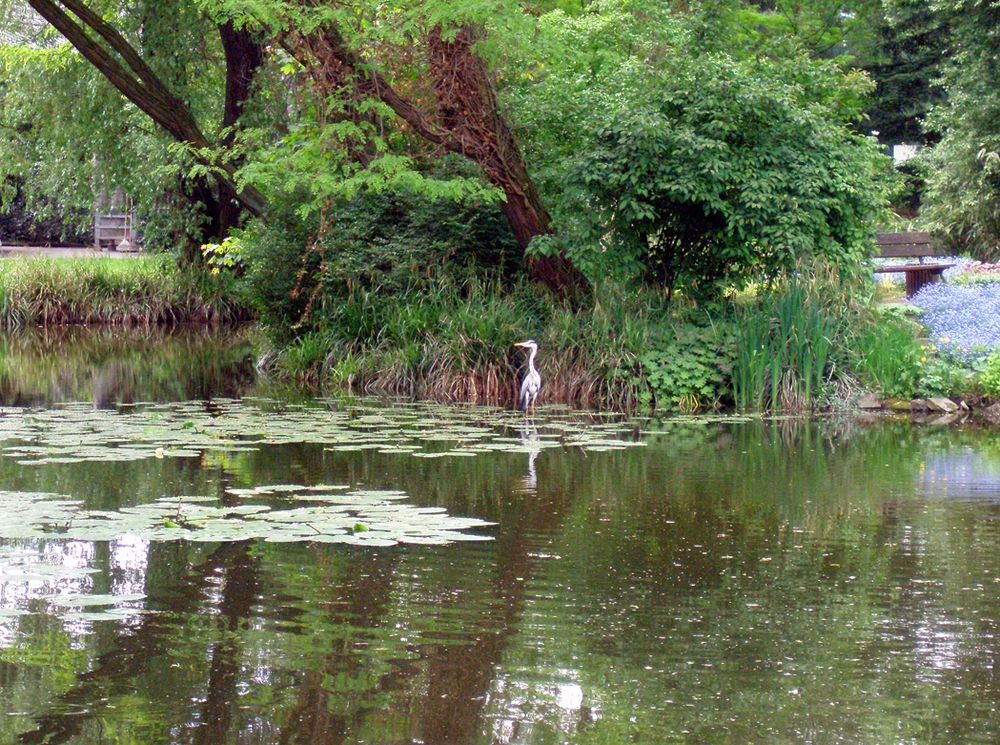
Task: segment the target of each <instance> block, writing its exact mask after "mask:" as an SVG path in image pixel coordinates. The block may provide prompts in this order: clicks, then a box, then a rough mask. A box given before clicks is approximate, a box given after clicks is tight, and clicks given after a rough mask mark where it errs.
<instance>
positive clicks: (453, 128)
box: [283, 26, 586, 296]
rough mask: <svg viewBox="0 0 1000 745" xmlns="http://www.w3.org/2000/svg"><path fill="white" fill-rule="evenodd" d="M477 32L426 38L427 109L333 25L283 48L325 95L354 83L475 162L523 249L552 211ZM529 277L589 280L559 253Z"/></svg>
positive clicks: (546, 225)
mask: <svg viewBox="0 0 1000 745" xmlns="http://www.w3.org/2000/svg"><path fill="white" fill-rule="evenodd" d="M476 40H477V31H476V29H475V28H474V27H472V26H465V27H463V28H461V29H460V30H459V32H458V33H457V35H456V36H455V37H454V38H453V39H452V40H450V41H446V40H445V39H444V38H443V36H442V32H441V29H440V28H439V27H438V28H435V29H434V30H432V32H431V33H430V35H429V37H428V48H427V51H428V62H429V66H430V72H431V75H430V77H431V83H432V85H433V88H434V96H435V107H434V110H433V111H430V112H425V111H423V110H421V109H420V108H419V107H417V106H416V105H415V104H414V103H412V102H411V101H409V100H407V99H406V98H405V97H404V96H402V95H400V93H399V92H398V91H396V90H395V89H394V88H393V87H392V85H391V84H390V83H389V81H388V80H386V79H385V78H384V77H383V76H382V75H381V74H380V73H379V72H378V71H376V70H374V69H373V68H372V66H371V65H369V64H366V63H364V62H363V61H362V60H361V59H360V58H359V57H358V55H357V54H356V53H355V52H354V50H352V49H350V48H349V47H348V46H347V44H346V43H345V41H344V38H343V36H342V35H341V33H340V31H339V30H338V29H337V28H336V27H335V26H328V27H325V28H323V29H322V30H320V31H317V32H315V33H312V34H308V35H297V34H295V33H292V32H290V33H288V34H286V35H285V37H284V38H283V45H284V46H285V49H286V50H287V51H288V52H289V53H291V54H292V55H293V56H295V57H296V58H297V59H298V60H299V61H300V62H301V63H302V64H303V66H304V67H305V68H306V69H307V70H310V71H311V74H312V77H313V79H314V80H315V81H317V83H318V84H319V86H320V89H321V91H322V92H323V93H324V95H329V93H330V90H329V89H343V88H347V87H354V89H355V91H356V92H357V93H359V94H361V95H364V96H371V97H374V98H378V99H379V100H381V101H382V103H384V104H386V105H387V106H388V107H389V108H390V109H392V110H393V112H395V114H396V115H397V116H398V117H399V118H401V119H402V120H403V121H405V122H406V123H407V124H409V125H410V127H411V128H412V129H413V131H414V132H416V133H417V135H419V136H420V137H422V138H423V139H425V140H427V141H428V142H430V143H432V144H434V145H438V146H439V147H441V148H443V149H444V150H447V151H450V152H453V153H458V154H460V155H463V156H465V157H467V158H469V159H470V160H473V161H475V162H476V163H477V164H478V165H479V166H480V167H481V168H482V169H483V171H484V173H485V174H486V178H487V180H488V181H489V182H490V183H491V184H493V185H494V186H496V187H497V188H499V189H500V190H501V191H503V193H504V196H505V198H506V201H505V202H504V204H503V211H504V214H505V215H506V217H507V220H508V221H509V223H510V226H511V229H512V230H513V231H514V235H515V237H516V238H517V242H518V244H519V245H520V246H521V248H522V249H526V248H527V247H528V244H530V243H531V241H532V240H533V239H535V238H537V237H538V236H541V235H545V234H547V233H549V232H550V230H551V228H550V222H551V220H550V217H549V214H548V212H547V211H546V210H545V207H544V206H543V205H542V202H541V199H540V198H539V195H538V192H537V190H536V189H535V185H534V183H533V182H532V180H531V176H530V175H529V174H528V167H527V165H526V163H525V161H524V156H523V154H522V153H521V149H520V147H519V146H518V144H517V140H516V139H515V138H514V135H513V133H511V131H510V129H509V127H508V126H507V123H506V121H505V120H504V117H503V115H502V114H501V113H500V109H499V106H498V105H497V100H496V94H495V92H494V88H493V81H492V80H491V79H490V76H489V71H488V69H487V67H486V63H485V61H484V60H483V59H482V58H481V57H479V56H478V55H476V54H475V52H474V49H473V47H474V45H475V43H476ZM528 270H529V273H530V275H531V277H532V278H533V279H534V280H536V281H538V282H541V283H542V284H544V285H545V286H546V287H548V288H549V289H551V290H552V291H553V292H555V293H557V294H559V295H563V296H565V295H571V294H574V293H575V292H576V291H577V290H578V289H580V288H582V287H583V286H585V284H586V280H585V279H584V278H583V276H582V275H581V274H580V273H579V272H578V271H577V270H576V268H575V267H573V265H572V263H571V262H570V261H569V260H568V259H567V258H566V257H565V256H562V255H556V256H546V257H538V258H534V259H530V260H529V261H528Z"/></svg>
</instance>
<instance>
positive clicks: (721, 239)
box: [575, 54, 888, 295]
mask: <svg viewBox="0 0 1000 745" xmlns="http://www.w3.org/2000/svg"><path fill="white" fill-rule="evenodd" d="M669 68H670V74H669V75H664V76H663V77H662V78H661V79H659V80H658V81H657V82H656V83H655V86H654V87H653V89H652V90H651V95H652V100H650V101H649V102H648V103H647V104H645V105H643V106H640V107H637V108H634V109H630V110H628V111H623V112H618V113H616V115H615V116H614V117H613V118H611V120H610V121H609V122H608V123H606V124H604V125H602V126H600V127H599V128H598V129H597V130H596V131H595V135H594V147H593V148H592V149H591V151H590V152H589V153H588V155H587V156H585V157H584V158H582V159H581V161H580V163H579V165H578V166H577V168H576V171H575V178H576V179H577V180H578V181H579V182H580V183H581V184H582V185H583V188H584V189H585V191H587V192H588V193H589V194H590V196H591V199H590V200H589V201H590V202H591V203H592V204H596V205H597V206H598V216H597V217H596V218H595V220H594V221H593V230H595V231H597V234H598V235H599V236H601V237H602V238H603V239H604V240H606V241H607V242H608V243H609V244H610V245H611V246H613V247H614V248H615V249H617V251H618V252H619V253H620V254H622V255H624V256H628V257H631V258H633V259H636V260H638V261H640V262H641V263H642V265H643V267H644V271H643V276H644V277H645V278H646V279H647V280H650V281H655V282H658V283H660V284H663V285H665V286H667V287H673V286H677V287H678V288H682V289H684V290H685V291H687V292H688V293H693V294H696V295H705V294H712V293H714V292H716V291H717V290H718V288H719V287H720V286H721V285H722V284H735V285H737V286H740V285H744V284H746V283H747V282H749V281H752V280H759V279H768V278H772V277H774V276H776V275H777V274H779V273H780V272H781V271H784V270H787V269H789V268H790V267H791V266H792V265H793V264H794V262H795V261H796V259H797V258H799V257H801V256H804V255H810V256H816V257H824V258H827V259H829V260H833V261H835V262H838V263H841V264H845V265H846V264H850V263H852V262H856V261H857V260H858V259H860V258H861V256H862V255H864V253H865V252H866V250H867V248H868V244H869V242H870V236H869V231H870V225H871V222H872V221H873V219H874V218H875V217H877V216H878V215H880V214H881V212H882V210H883V209H884V206H885V202H886V197H887V188H886V184H885V181H884V180H883V177H884V173H883V169H885V168H888V161H887V159H885V158H884V157H882V156H881V155H880V154H879V153H878V151H877V148H876V146H875V143H874V142H873V141H871V140H868V139H866V138H864V137H860V136H858V135H856V134H854V133H853V132H852V131H850V130H849V129H848V128H847V126H846V120H845V119H844V118H843V117H842V115H837V114H834V113H833V103H832V102H831V101H830V100H829V96H828V93H827V92H826V91H825V89H824V88H825V87H831V86H835V84H836V80H837V75H836V73H835V72H834V71H832V70H829V69H826V68H824V67H823V66H819V65H816V64H815V63H812V62H810V61H809V60H806V59H793V60H785V61H765V60H754V61H753V62H749V61H746V62H745V61H740V60H736V59H732V58H730V57H727V56H725V55H718V54H713V55H702V56H700V57H698V56H691V57H679V58H673V59H672V60H671V61H670V63H669ZM815 96H820V98H819V99H818V100H817V98H816V97H815ZM609 224H610V225H611V226H613V228H614V230H613V232H612V233H610V235H609V234H608V231H607V226H608V225H609Z"/></svg>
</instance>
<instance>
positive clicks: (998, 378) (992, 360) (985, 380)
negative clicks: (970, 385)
mask: <svg viewBox="0 0 1000 745" xmlns="http://www.w3.org/2000/svg"><path fill="white" fill-rule="evenodd" d="M979 385H980V386H981V387H982V389H983V393H985V394H986V395H987V396H989V397H990V398H1000V352H994V353H993V354H991V355H990V356H989V357H988V358H987V359H986V366H985V367H984V368H983V372H982V375H980V377H979Z"/></svg>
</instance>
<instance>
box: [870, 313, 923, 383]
mask: <svg viewBox="0 0 1000 745" xmlns="http://www.w3.org/2000/svg"><path fill="white" fill-rule="evenodd" d="M922 357H924V350H923V347H922V346H921V344H920V342H918V341H917V339H916V337H915V336H914V333H913V324H912V323H911V322H907V321H904V320H898V319H892V318H883V319H881V320H880V322H876V323H872V324H869V325H868V326H867V328H866V329H865V331H864V332H863V333H862V334H860V335H859V337H858V340H857V361H856V363H855V369H856V371H857V372H858V373H859V374H860V376H861V378H862V381H863V382H864V383H865V384H866V385H867V386H869V387H870V388H873V389H874V390H877V391H878V392H880V393H882V394H884V395H887V396H891V397H893V398H912V397H913V396H914V394H915V393H916V390H917V383H918V380H919V378H920V375H921V371H922V368H921V358H922Z"/></svg>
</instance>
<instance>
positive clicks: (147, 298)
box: [0, 256, 249, 328]
mask: <svg viewBox="0 0 1000 745" xmlns="http://www.w3.org/2000/svg"><path fill="white" fill-rule="evenodd" d="M227 283H228V284H231V282H230V281H229V280H228V279H225V278H222V279H220V278H216V277H211V276H209V275H207V274H205V273H204V272H197V271H194V270H192V271H184V270H180V269H178V268H177V265H176V263H175V261H174V260H173V259H172V258H171V257H169V256H144V257H137V258H134V259H110V258H72V259H50V258H35V257H30V258H27V257H24V258H12V259H3V260H0V325H2V326H4V327H6V328H20V327H25V326H35V325H58V324H114V325H153V324H160V323H186V322H232V321H238V320H243V319H246V318H247V317H248V316H249V313H248V312H247V310H246V308H245V307H244V306H243V305H242V304H241V303H240V302H239V301H238V300H234V295H233V293H232V292H230V291H229V288H228V286H227Z"/></svg>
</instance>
